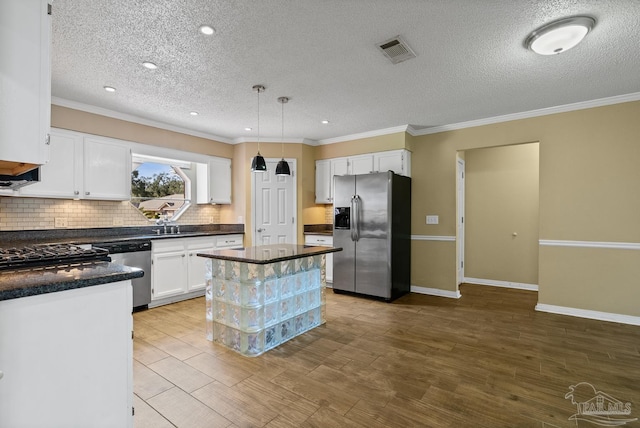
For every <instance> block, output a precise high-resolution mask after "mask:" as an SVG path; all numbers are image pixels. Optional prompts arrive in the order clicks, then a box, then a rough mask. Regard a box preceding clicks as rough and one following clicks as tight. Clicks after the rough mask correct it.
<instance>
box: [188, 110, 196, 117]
mask: <svg viewBox="0 0 640 428" xmlns="http://www.w3.org/2000/svg"><path fill="white" fill-rule="evenodd" d="M189 114H190V115H191V116H197V115H198V112H197V111H192V112H190V113H189Z"/></svg>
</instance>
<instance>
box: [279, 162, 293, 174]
mask: <svg viewBox="0 0 640 428" xmlns="http://www.w3.org/2000/svg"><path fill="white" fill-rule="evenodd" d="M276 175H291V169H289V164H288V163H287V161H286V160H284V158H283V159H281V160H280V162H278V165H277V166H276Z"/></svg>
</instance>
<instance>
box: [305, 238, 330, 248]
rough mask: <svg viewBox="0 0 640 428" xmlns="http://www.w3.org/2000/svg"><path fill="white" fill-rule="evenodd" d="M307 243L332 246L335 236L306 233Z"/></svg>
mask: <svg viewBox="0 0 640 428" xmlns="http://www.w3.org/2000/svg"><path fill="white" fill-rule="evenodd" d="M304 243H305V245H317V246H319V247H332V246H333V236H327V235H305V237H304Z"/></svg>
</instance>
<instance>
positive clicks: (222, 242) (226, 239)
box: [216, 235, 244, 248]
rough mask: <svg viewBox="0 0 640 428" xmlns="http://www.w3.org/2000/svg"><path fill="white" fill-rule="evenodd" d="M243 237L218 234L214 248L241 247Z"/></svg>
mask: <svg viewBox="0 0 640 428" xmlns="http://www.w3.org/2000/svg"><path fill="white" fill-rule="evenodd" d="M243 241H244V237H243V236H242V235H225V236H218V238H217V239H216V248H231V247H242V245H243Z"/></svg>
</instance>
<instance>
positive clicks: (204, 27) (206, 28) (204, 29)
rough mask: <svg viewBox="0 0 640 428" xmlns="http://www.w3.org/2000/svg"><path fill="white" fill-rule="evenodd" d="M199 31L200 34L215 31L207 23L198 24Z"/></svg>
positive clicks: (209, 33)
mask: <svg viewBox="0 0 640 428" xmlns="http://www.w3.org/2000/svg"><path fill="white" fill-rule="evenodd" d="M200 32H201V33H202V34H205V35H207V36H210V35H212V34H213V33H215V32H216V30H214V29H213V27H211V26H209V25H201V26H200Z"/></svg>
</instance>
